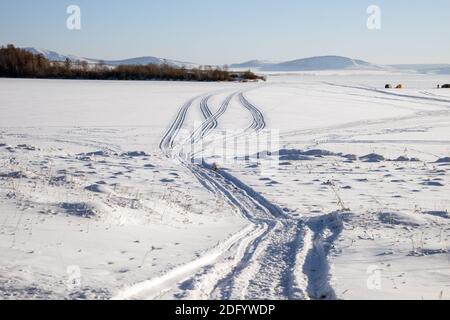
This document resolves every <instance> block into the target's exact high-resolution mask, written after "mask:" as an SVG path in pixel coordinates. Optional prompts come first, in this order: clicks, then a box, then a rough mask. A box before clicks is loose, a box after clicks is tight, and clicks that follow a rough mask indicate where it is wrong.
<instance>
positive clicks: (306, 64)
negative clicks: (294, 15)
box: [263, 56, 383, 71]
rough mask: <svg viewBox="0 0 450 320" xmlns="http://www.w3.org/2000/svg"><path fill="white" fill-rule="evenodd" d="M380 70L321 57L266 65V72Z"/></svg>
mask: <svg viewBox="0 0 450 320" xmlns="http://www.w3.org/2000/svg"><path fill="white" fill-rule="evenodd" d="M361 69H362V70H381V69H383V67H381V66H378V65H375V64H372V63H369V62H366V61H363V60H355V59H351V58H347V57H340V56H323V57H312V58H305V59H298V60H292V61H287V62H282V63H278V64H274V65H266V66H264V67H263V70H266V71H316V70H361Z"/></svg>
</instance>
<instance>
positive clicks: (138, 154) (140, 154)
mask: <svg viewBox="0 0 450 320" xmlns="http://www.w3.org/2000/svg"><path fill="white" fill-rule="evenodd" d="M148 156H149V155H148V154H147V153H145V152H144V151H128V152H124V153H122V154H121V157H130V158H138V157H148Z"/></svg>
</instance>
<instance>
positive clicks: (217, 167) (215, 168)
mask: <svg viewBox="0 0 450 320" xmlns="http://www.w3.org/2000/svg"><path fill="white" fill-rule="evenodd" d="M211 169H212V171H214V172H217V171H219V166H218V165H217V163H215V162H214V163H213V164H212V166H211Z"/></svg>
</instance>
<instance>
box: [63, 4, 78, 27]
mask: <svg viewBox="0 0 450 320" xmlns="http://www.w3.org/2000/svg"><path fill="white" fill-rule="evenodd" d="M66 13H67V14H68V15H69V16H68V17H67V20H66V27H67V29H69V30H71V31H74V30H81V8H80V7H79V6H77V5H70V6H68V7H67V9H66Z"/></svg>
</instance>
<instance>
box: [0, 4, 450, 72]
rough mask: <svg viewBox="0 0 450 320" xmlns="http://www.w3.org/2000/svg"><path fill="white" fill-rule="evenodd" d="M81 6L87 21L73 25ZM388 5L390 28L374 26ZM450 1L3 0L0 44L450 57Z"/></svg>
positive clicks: (247, 54)
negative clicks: (371, 10)
mask: <svg viewBox="0 0 450 320" xmlns="http://www.w3.org/2000/svg"><path fill="white" fill-rule="evenodd" d="M71 4H75V5H79V6H80V8H81V13H82V29H81V30H80V31H69V30H68V29H67V28H66V19H67V17H68V15H67V14H66V8H67V6H69V5H71ZM372 4H375V5H378V6H380V7H381V10H382V16H381V19H382V20H381V22H382V25H381V27H382V28H381V30H377V31H373V30H368V29H367V27H366V21H367V17H368V15H367V13H366V9H367V7H368V6H369V5H372ZM449 30H450V1H449V0H431V1H425V0H421V1H419V0H409V1H408V0H394V1H393V0H379V1H376V0H369V1H366V0H345V1H336V0H314V1H311V0H308V1H302V0H278V1H277V0H220V1H219V0H131V1H125V0H70V1H67V0H1V1H0V44H7V43H14V44H16V45H17V46H34V47H38V48H46V49H52V50H55V51H59V52H62V53H71V54H76V55H81V56H85V57H91V58H101V59H121V58H129V57H135V56H144V55H154V56H159V57H164V58H171V59H179V60H184V61H192V62H198V63H201V64H224V63H233V62H241V61H245V60H250V59H267V60H278V61H283V60H290V59H297V58H303V57H308V56H316V55H330V54H333V55H344V56H349V57H352V58H360V59H364V60H368V61H371V62H375V63H383V64H389V63H450V34H449Z"/></svg>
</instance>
